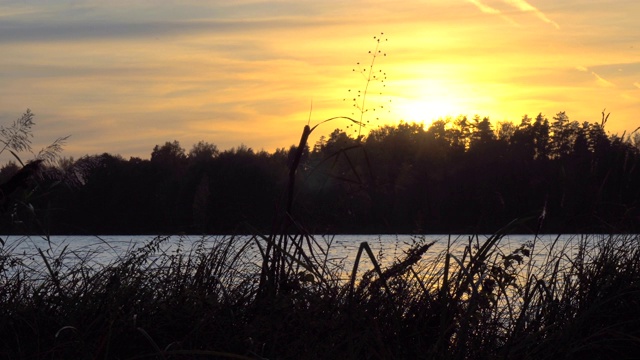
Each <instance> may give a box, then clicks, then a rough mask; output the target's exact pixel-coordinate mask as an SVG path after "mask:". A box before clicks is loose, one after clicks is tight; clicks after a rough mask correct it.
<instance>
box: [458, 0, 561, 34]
mask: <svg viewBox="0 0 640 360" xmlns="http://www.w3.org/2000/svg"><path fill="white" fill-rule="evenodd" d="M467 1H468V2H470V3H471V4H473V5H475V6H476V7H477V8H478V9H480V11H482V12H483V13H485V14H492V15H500V16H501V17H502V18H504V19H506V20H507V21H509V22H511V23H512V24H515V25H517V23H516V22H515V21H513V20H512V19H510V18H509V17H507V16H506V15H504V14H503V12H502V11H500V10H499V9H496V8H495V7H493V6H490V5H487V4H485V3H483V2H481V1H480V0H467ZM502 1H503V2H504V3H505V4H507V5H511V6H512V7H514V8H516V9H518V10H520V11H522V12H531V13H533V14H534V15H535V16H536V17H538V18H539V19H540V20H542V21H544V22H546V23H548V24H551V25H553V26H554V27H555V28H556V29H559V28H560V25H558V23H556V22H555V21H553V20H551V19H549V18H548V17H547V16H546V15H545V14H544V13H543V12H542V11H540V10H539V9H537V8H536V7H535V6H533V5H531V4H529V3H528V2H527V1H525V0H502Z"/></svg>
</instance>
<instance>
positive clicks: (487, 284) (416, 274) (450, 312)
mask: <svg viewBox="0 0 640 360" xmlns="http://www.w3.org/2000/svg"><path fill="white" fill-rule="evenodd" d="M502 238H503V234H501V233H497V234H495V235H493V236H491V237H488V238H487V239H481V238H480V237H477V236H472V237H469V238H468V239H467V243H466V244H465V245H464V246H463V247H462V249H463V250H462V251H461V252H460V251H458V252H456V254H457V255H456V254H454V251H453V249H452V248H450V249H445V250H444V251H442V252H441V253H439V254H433V255H436V256H432V257H430V258H429V259H427V258H426V257H425V256H424V255H425V254H428V253H429V251H430V250H431V249H432V244H430V243H426V242H425V241H424V239H420V238H416V241H415V243H414V244H412V246H410V247H409V250H407V251H406V252H405V254H404V255H403V256H401V257H399V258H398V259H396V260H395V261H393V262H390V263H388V264H387V265H386V266H383V265H384V264H380V263H379V262H378V258H377V257H376V256H374V254H373V252H372V251H371V249H370V248H369V246H368V244H367V243H363V244H362V245H361V247H360V249H359V251H358V254H357V255H358V256H357V259H356V261H355V263H354V266H353V268H349V269H347V268H346V265H345V264H344V263H342V262H339V261H338V262H334V261H332V260H331V259H330V257H328V255H327V251H328V250H329V249H327V247H328V246H329V245H328V243H318V242H316V240H315V237H313V236H310V235H308V234H302V235H300V234H298V235H286V236H285V235H283V236H280V237H274V238H269V237H258V236H256V237H251V238H235V237H226V238H222V239H218V240H217V241H212V240H211V239H206V238H203V239H202V240H201V241H200V242H198V243H196V244H195V245H194V246H193V247H187V246H186V245H184V244H178V246H177V247H174V248H173V249H172V250H171V251H170V252H169V251H166V250H162V249H163V245H164V244H165V242H167V239H168V238H166V237H157V238H155V239H153V240H152V241H150V242H149V243H147V244H146V245H145V246H144V247H141V248H139V249H130V250H129V251H128V252H126V253H125V254H122V255H121V256H120V258H117V259H116V260H114V261H113V262H112V263H110V264H107V265H100V264H99V263H97V262H95V261H93V260H92V259H93V257H94V256H95V255H96V254H92V253H82V254H80V253H74V252H73V251H71V250H68V249H67V248H63V249H57V250H56V251H52V250H51V249H49V250H40V251H39V253H38V254H37V255H38V257H39V258H36V259H34V260H35V261H30V260H29V259H27V258H25V256H24V255H20V254H15V253H12V251H11V249H12V247H11V246H10V244H5V245H4V247H3V248H2V256H1V258H0V270H1V271H0V281H1V286H0V301H1V306H0V323H1V324H2V326H1V327H0V357H1V358H3V359H69V358H76V359H194V358H200V359H222V358H235V359H267V358H268V359H303V358H304V359H334V358H341V359H365V358H378V359H392V358H396V359H397V358H433V359H479V358H484V359H489V358H491V359H493V358H503V359H555V358H576V359H577V358H581V359H582V358H611V359H614V358H615V359H620V358H633V357H634V356H636V354H637V349H638V348H640V317H639V316H638V314H640V263H639V262H640V252H639V246H638V245H639V244H638V242H639V241H640V238H639V237H638V236H631V235H611V236H602V235H589V236H586V235H585V236H575V237H574V238H573V239H572V241H573V242H572V245H571V247H562V246H564V244H563V243H561V242H559V241H558V242H556V243H555V244H551V245H548V246H547V247H543V244H542V243H540V242H539V241H538V240H537V237H535V236H532V241H531V242H530V243H529V244H527V245H526V246H522V247H518V248H517V249H515V250H513V249H512V250H509V251H506V250H505V249H506V248H507V247H506V246H503V245H501V240H502ZM452 246H453V245H452ZM187 248H188V249H187ZM361 256H363V257H368V258H369V260H370V261H371V263H372V264H373V265H372V266H370V269H363V268H362V267H365V265H364V262H362V258H361ZM534 259H537V260H534ZM540 259H543V261H541V262H540V263H537V262H536V261H539V260H540ZM34 264H39V265H34ZM359 266H360V267H361V268H358V267H359ZM345 273H346V274H350V276H349V277H348V279H345V278H344V276H343V275H344V274H345Z"/></svg>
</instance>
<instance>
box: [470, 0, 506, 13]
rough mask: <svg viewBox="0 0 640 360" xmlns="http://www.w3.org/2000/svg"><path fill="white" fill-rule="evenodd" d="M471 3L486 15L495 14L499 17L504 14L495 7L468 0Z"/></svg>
mask: <svg viewBox="0 0 640 360" xmlns="http://www.w3.org/2000/svg"><path fill="white" fill-rule="evenodd" d="M467 1H469V2H470V3H472V4H473V5H475V6H477V7H478V9H480V11H482V12H483V13H485V14H494V15H499V14H501V13H502V12H501V11H500V10H498V9H496V8H494V7H491V6H489V5H487V4H483V3H481V2H480V1H478V0H467Z"/></svg>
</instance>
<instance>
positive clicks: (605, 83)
mask: <svg viewBox="0 0 640 360" xmlns="http://www.w3.org/2000/svg"><path fill="white" fill-rule="evenodd" d="M576 70H578V71H580V72H586V73H590V74H591V75H593V77H594V78H595V79H596V84H598V86H601V87H608V88H611V87H615V86H616V85H615V84H614V83H612V82H611V81H609V80H607V79H605V78H603V77H602V76H600V75H598V74H597V73H596V72H595V71H592V70H589V68H587V67H584V66H581V65H580V66H576Z"/></svg>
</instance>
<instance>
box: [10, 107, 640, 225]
mask: <svg viewBox="0 0 640 360" xmlns="http://www.w3.org/2000/svg"><path fill="white" fill-rule="evenodd" d="M607 120H608V115H605V114H604V113H603V116H602V120H601V121H600V122H597V123H590V122H583V123H579V122H577V121H571V120H570V119H569V117H568V116H567V114H565V113H564V112H560V113H558V114H556V115H555V116H554V117H552V118H551V119H548V118H547V117H546V116H544V115H542V114H539V115H538V116H536V117H535V118H530V117H528V116H526V115H525V116H524V117H523V118H522V120H521V121H520V123H518V124H515V123H512V122H501V123H497V124H496V125H494V124H493V123H492V122H491V121H490V120H489V118H487V117H485V118H481V117H479V116H475V117H473V118H468V117H466V116H460V117H458V118H455V119H454V118H446V119H439V120H437V121H434V122H433V123H432V124H430V125H429V126H428V127H426V128H425V126H424V125H423V124H419V123H405V122H400V123H399V124H397V125H384V126H381V127H379V128H377V129H373V130H371V131H370V132H369V133H368V134H367V135H366V136H364V135H363V136H358V135H353V134H350V133H348V132H346V131H344V130H341V129H336V130H334V131H333V132H331V133H330V134H328V135H327V136H322V137H321V138H320V140H319V141H317V142H316V143H315V144H312V145H307V146H306V147H305V149H304V152H303V156H302V159H301V161H300V164H299V166H298V168H297V172H296V187H295V192H294V195H295V198H294V202H293V209H292V215H293V216H294V218H295V220H296V221H298V222H299V223H300V224H302V225H303V226H304V227H305V229H307V231H309V232H313V233H490V232H494V231H496V230H497V229H499V228H500V227H502V226H504V225H506V224H507V223H509V222H511V221H512V220H514V219H528V221H526V222H523V223H522V224H523V227H522V228H520V230H522V232H535V231H540V232H547V233H556V232H562V233H596V232H637V231H638V230H640V229H639V226H638V224H640V222H639V221H638V220H640V211H639V209H638V205H639V200H640V174H639V172H640V169H639V166H638V165H640V163H639V160H640V148H639V147H638V143H639V141H638V140H640V137H638V136H637V134H635V133H633V134H629V135H627V134H622V135H617V134H609V133H607V132H606V131H605V125H606V122H607ZM296 150H297V148H296V146H291V147H289V148H281V149H278V150H276V151H274V152H271V153H270V152H266V151H254V150H253V149H251V148H247V147H246V146H239V147H237V148H233V149H229V150H224V151H220V150H219V149H218V148H217V146H216V145H215V144H212V143H209V142H206V141H201V142H199V143H197V144H195V145H193V146H192V148H191V149H190V150H189V151H187V150H186V149H184V148H183V147H182V146H181V145H180V143H179V142H178V141H170V142H166V143H165V144H163V145H156V146H155V147H154V148H153V150H152V152H151V157H150V159H141V158H135V157H132V158H130V159H129V160H126V159H124V158H122V157H121V156H119V155H112V154H108V153H105V154H101V155H87V156H84V157H82V158H79V159H77V160H74V159H69V158H63V159H61V161H59V162H58V164H57V165H56V166H48V167H47V168H46V169H45V170H43V172H42V175H41V176H39V177H36V178H35V180H34V181H35V183H34V184H32V186H31V187H25V188H24V189H23V190H21V191H17V192H15V193H13V194H11V196H10V197H9V194H5V195H7V199H3V207H4V211H2V218H1V219H0V221H1V223H0V225H1V226H2V229H4V232H33V231H36V230H40V231H45V232H47V233H51V234H160V233H171V234H176V233H189V234H204V233H207V234H229V233H249V232H269V231H270V229H271V227H272V226H273V221H274V218H275V215H276V214H278V213H279V212H282V211H283V209H284V207H285V206H286V205H285V197H286V188H287V183H288V174H289V166H290V165H291V162H292V157H293V156H294V154H295V152H296ZM19 169H20V167H19V166H17V165H16V164H15V163H11V162H10V163H8V164H6V165H5V166H4V167H2V169H0V183H4V182H6V181H7V180H8V179H10V178H11V176H12V175H13V174H15V173H16V172H17V171H18V170H19Z"/></svg>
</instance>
